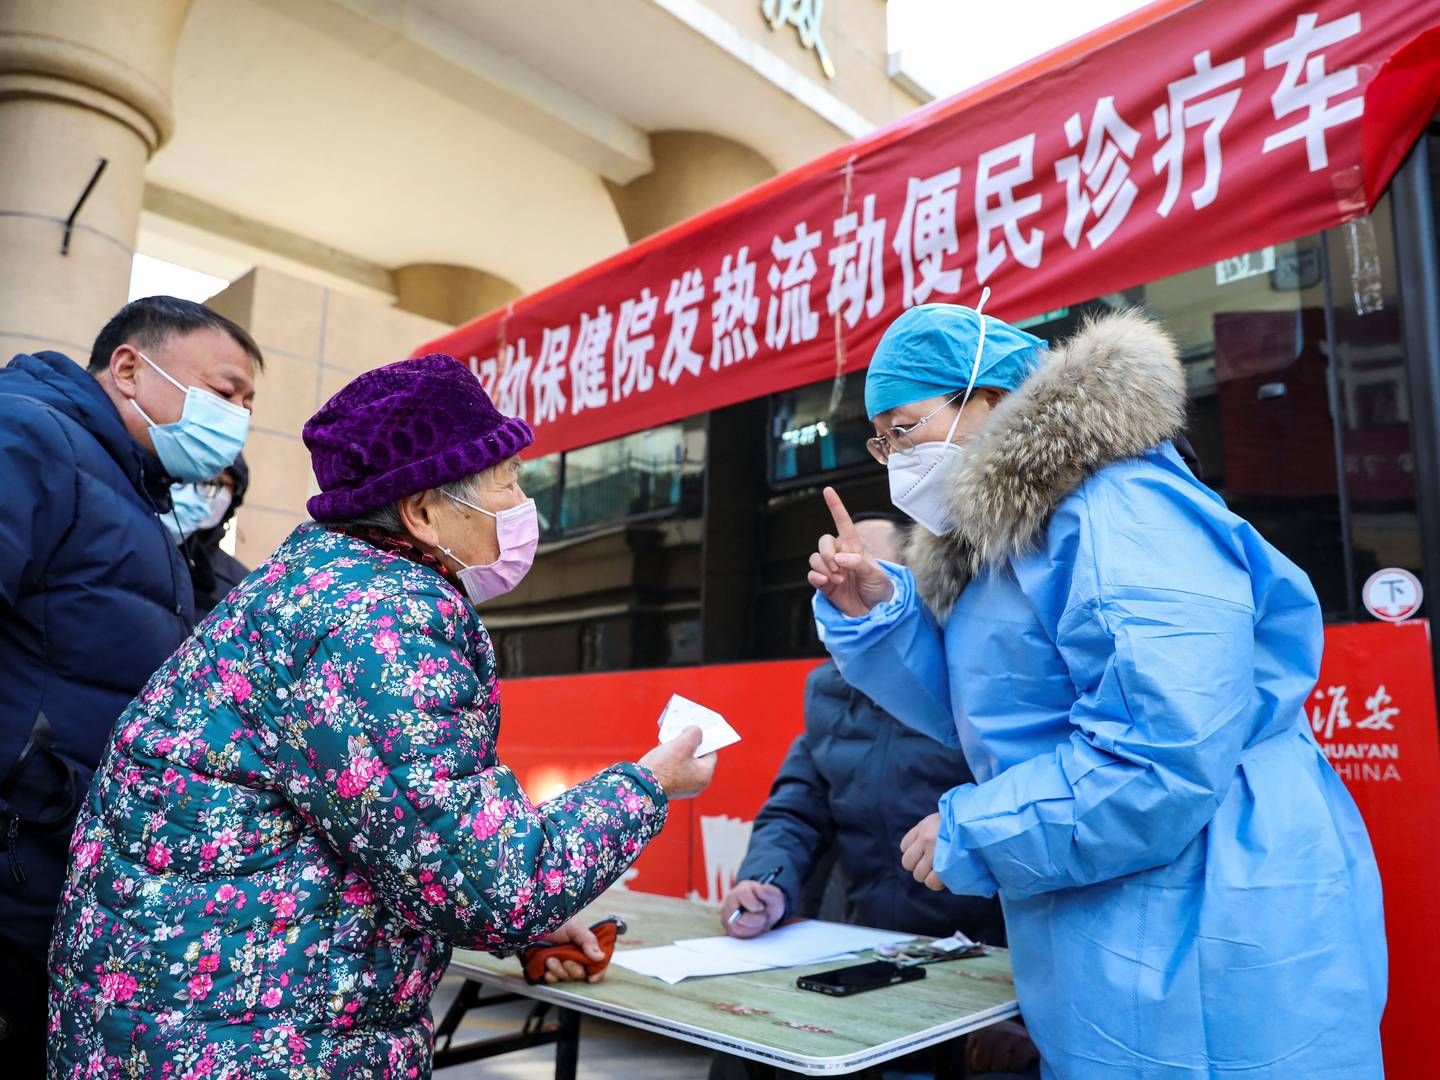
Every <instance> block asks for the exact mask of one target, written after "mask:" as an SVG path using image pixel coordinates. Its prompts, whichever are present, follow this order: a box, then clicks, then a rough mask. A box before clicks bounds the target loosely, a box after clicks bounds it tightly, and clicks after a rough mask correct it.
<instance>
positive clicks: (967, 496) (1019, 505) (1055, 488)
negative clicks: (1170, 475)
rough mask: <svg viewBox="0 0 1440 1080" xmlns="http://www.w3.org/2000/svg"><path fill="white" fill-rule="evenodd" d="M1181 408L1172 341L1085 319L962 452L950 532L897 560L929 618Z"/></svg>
mask: <svg viewBox="0 0 1440 1080" xmlns="http://www.w3.org/2000/svg"><path fill="white" fill-rule="evenodd" d="M1185 399H1186V395H1185V372H1184V369H1183V368H1182V367H1181V366H1180V357H1179V353H1178V351H1177V350H1176V347H1175V342H1174V341H1173V340H1172V339H1171V338H1170V335H1169V334H1167V333H1166V332H1165V331H1164V330H1163V329H1162V328H1161V327H1160V326H1159V325H1158V324H1157V323H1155V322H1153V321H1152V320H1150V319H1148V318H1146V317H1145V316H1144V315H1141V314H1140V313H1139V312H1137V311H1133V310H1132V311H1123V312H1119V313H1118V314H1114V315H1104V316H1101V317H1099V318H1095V319H1091V320H1090V321H1088V322H1087V323H1086V324H1085V325H1084V326H1083V327H1082V328H1081V329H1080V331H1079V332H1078V333H1077V334H1076V335H1075V336H1074V337H1072V338H1071V339H1070V340H1069V341H1067V342H1065V343H1064V344H1063V345H1062V346H1060V347H1059V348H1057V349H1055V350H1053V351H1051V352H1049V353H1047V354H1046V355H1045V358H1044V360H1043V361H1042V362H1041V365H1040V367H1039V368H1037V369H1036V371H1035V373H1034V374H1033V375H1031V376H1030V378H1029V379H1027V380H1026V381H1025V383H1024V384H1023V385H1022V386H1021V387H1020V388H1019V389H1018V390H1016V391H1015V392H1014V393H1012V394H1010V395H1009V396H1008V397H1006V398H1005V399H1004V400H1003V401H1002V402H1001V403H1000V404H999V405H998V406H997V407H996V409H995V414H994V415H993V416H992V417H991V418H990V421H989V423H987V424H986V425H985V427H984V429H983V430H982V431H981V432H980V434H979V435H978V436H977V437H976V438H975V440H974V441H973V442H971V443H970V444H969V446H968V447H967V449H966V451H965V454H964V457H963V459H962V461H961V464H960V466H959V468H958V469H957V470H956V472H955V478H954V483H953V485H952V487H951V491H950V511H951V519H952V521H953V522H954V527H953V529H952V530H951V532H950V533H949V534H948V535H946V536H940V537H937V536H934V535H932V534H931V533H929V532H927V531H926V530H925V529H922V528H916V529H914V530H913V531H912V535H911V540H910V544H909V549H908V551H907V560H908V563H909V565H910V567H911V569H912V571H913V572H914V574H915V581H916V584H917V585H918V587H919V589H920V595H921V596H922V597H924V599H925V602H926V603H927V604H928V605H929V606H930V608H931V610H932V611H934V612H935V613H936V615H938V616H939V617H941V618H944V617H945V616H946V615H947V614H948V613H949V611H950V608H951V606H952V605H953V604H954V603H955V600H956V598H957V597H959V595H960V591H961V590H962V589H963V588H964V587H965V584H966V582H967V581H969V580H970V578H971V577H972V576H974V575H975V574H976V573H978V572H979V571H980V570H981V569H982V568H984V567H986V566H994V565H997V564H999V563H1001V562H1003V561H1004V560H1006V559H1007V558H1010V557H1011V556H1013V555H1019V554H1022V553H1024V552H1025V551H1028V550H1030V549H1031V548H1033V547H1034V546H1035V544H1036V542H1037V541H1038V539H1039V537H1040V534H1041V532H1042V531H1043V530H1044V528H1045V525H1046V523H1047V522H1048V521H1049V519H1050V515H1051V513H1053V511H1054V510H1055V507H1056V506H1057V505H1058V504H1059V503H1060V500H1061V499H1063V498H1064V497H1065V496H1066V495H1068V494H1070V492H1072V491H1074V490H1075V489H1076V488H1077V487H1079V486H1080V484H1081V483H1082V482H1083V481H1084V480H1085V478H1086V477H1088V476H1090V475H1091V474H1092V473H1094V472H1096V471H1097V470H1098V469H1100V468H1102V467H1103V466H1105V465H1108V464H1110V463H1111V462H1114V461H1120V460H1122V459H1124V458H1129V457H1135V456H1136V455H1137V454H1141V453H1143V452H1144V451H1146V450H1149V449H1150V448H1151V447H1154V446H1157V445H1159V444H1160V443H1162V442H1164V441H1165V440H1167V439H1171V438H1174V437H1175V436H1176V435H1177V434H1178V433H1179V432H1180V430H1181V429H1182V428H1183V427H1184V424H1185Z"/></svg>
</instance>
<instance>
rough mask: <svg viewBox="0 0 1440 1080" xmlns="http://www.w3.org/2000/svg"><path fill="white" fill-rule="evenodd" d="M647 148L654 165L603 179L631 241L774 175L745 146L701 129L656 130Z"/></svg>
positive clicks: (772, 167) (766, 164)
mask: <svg viewBox="0 0 1440 1080" xmlns="http://www.w3.org/2000/svg"><path fill="white" fill-rule="evenodd" d="M650 154H651V156H652V157H653V158H654V159H655V168H654V169H653V170H651V171H650V172H648V173H646V174H645V175H644V176H642V177H640V178H638V179H636V180H632V181H630V183H628V184H624V185H620V184H612V183H610V182H609V181H608V180H607V181H606V182H605V186H606V187H607V188H608V189H609V190H610V198H611V200H612V201H613V202H614V203H615V209H616V211H617V212H618V213H619V214H620V220H621V221H623V222H624V223H625V234H626V236H628V237H629V239H630V242H631V243H632V244H633V243H635V241H637V240H639V239H641V238H642V237H646V236H649V235H650V234H651V233H657V232H659V231H660V230H661V229H663V228H665V227H666V226H669V225H674V224H675V223H676V222H677V221H684V220H685V219H686V218H688V217H692V216H694V215H695V214H698V213H700V212H701V211H702V210H708V209H709V208H710V207H712V206H715V205H716V204H717V203H721V202H724V201H725V200H726V199H729V198H731V197H732V196H735V195H738V194H740V192H742V191H746V190H748V189H750V188H752V187H755V186H756V185H757V184H759V183H762V182H763V181H765V180H768V179H770V177H772V176H774V175H775V166H773V165H771V164H770V162H768V161H766V160H765V159H764V158H763V157H761V156H760V155H759V154H757V153H756V152H755V151H754V150H751V149H750V148H749V147H748V146H742V145H740V144H739V143H737V142H733V141H731V140H730V139H726V138H722V137H721V136H719V135H711V134H709V133H707V132H703V131H658V132H656V133H655V134H654V135H651V136H650Z"/></svg>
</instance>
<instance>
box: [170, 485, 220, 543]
mask: <svg viewBox="0 0 1440 1080" xmlns="http://www.w3.org/2000/svg"><path fill="white" fill-rule="evenodd" d="M170 505H171V512H170V513H168V514H161V515H160V520H161V521H162V522H164V523H165V528H166V529H167V530H168V531H169V533H170V536H171V538H172V539H173V540H174V541H175V543H177V544H183V543H184V542H185V541H186V540H187V539H188V538H189V537H190V536H191V535H193V534H194V533H196V532H198V531H199V530H200V529H202V528H204V527H205V522H206V521H207V520H208V519H209V517H210V512H211V504H210V499H209V498H207V497H206V495H205V493H204V492H202V491H201V490H200V489H199V488H197V487H196V486H195V485H194V484H175V485H173V486H172V487H171V488H170Z"/></svg>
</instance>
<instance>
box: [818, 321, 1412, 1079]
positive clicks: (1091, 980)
mask: <svg viewBox="0 0 1440 1080" xmlns="http://www.w3.org/2000/svg"><path fill="white" fill-rule="evenodd" d="M865 397H866V407H867V411H868V412H869V414H870V416H871V418H872V420H873V421H874V424H875V430H876V436H875V438H874V439H873V440H872V449H873V450H874V452H875V456H876V457H877V458H879V459H880V460H881V461H883V462H885V463H886V466H887V468H888V470H889V474H890V491H891V497H892V499H893V500H894V502H895V504H896V505H897V506H898V507H899V508H900V509H901V510H904V511H905V512H906V513H907V514H909V515H910V516H911V517H913V518H914V519H915V520H916V521H917V522H918V523H919V524H920V525H921V526H923V529H922V530H916V532H917V534H918V536H917V539H916V540H915V542H914V544H913V547H912V550H911V551H910V553H909V559H908V564H909V566H910V567H911V569H909V570H907V569H903V568H900V567H897V566H892V565H889V564H882V563H878V562H877V561H876V560H875V559H874V558H873V557H872V556H871V555H870V554H869V553H867V552H866V551H865V550H864V545H863V544H861V543H860V542H859V540H858V537H857V536H856V533H855V529H854V526H853V525H852V524H851V523H850V519H849V517H848V515H847V514H846V513H845V509H844V506H843V505H842V504H841V503H840V500H839V498H838V497H837V496H836V494H835V492H834V491H831V490H828V489H827V491H826V498H827V500H828V501H829V503H830V507H831V511H832V513H833V514H834V517H835V522H836V525H837V533H838V535H836V536H825V537H822V538H821V540H820V542H819V545H818V550H817V551H816V552H815V554H814V556H813V557H812V559H811V569H810V582H811V584H813V585H814V586H816V588H817V589H818V590H819V595H818V596H817V598H816V603H815V608H816V614H817V617H818V619H819V623H820V627H821V630H822V633H823V636H824V638H825V642H826V644H827V645H828V646H829V649H830V651H831V653H832V654H834V656H835V658H836V660H837V662H838V663H839V666H840V670H841V672H842V673H843V674H844V676H845V678H846V679H848V680H849V681H850V682H851V683H853V684H854V685H855V686H856V687H857V688H858V689H860V690H861V691H863V692H864V693H865V694H867V695H868V696H870V697H871V698H873V699H874V700H875V701H876V702H877V703H878V704H880V705H881V706H883V707H884V708H885V709H887V710H888V711H890V712H891V713H893V714H894V715H895V716H897V717H899V718H900V719H901V720H902V721H905V722H907V723H909V724H911V725H912V726H914V727H916V728H918V729H920V730H922V731H925V732H927V733H929V734H931V735H932V736H934V737H935V738H936V739H939V740H942V741H943V742H945V743H947V744H949V745H952V746H954V745H959V746H963V748H964V750H965V755H966V758H967V759H968V761H969V763H970V766H971V768H972V770H973V771H974V773H975V777H976V779H977V780H978V781H979V783H978V784H957V786H956V787H955V788H953V789H952V790H950V791H949V792H947V793H946V794H945V795H944V796H943V797H942V798H941V800H940V804H939V807H938V810H937V813H935V814H932V815H930V816H929V817H927V818H926V819H925V820H924V821H922V822H920V823H918V824H917V825H916V827H915V828H914V829H912V830H911V832H910V833H909V835H908V836H906V838H905V840H904V841H903V842H902V848H903V856H902V864H903V866H904V868H905V869H906V870H910V871H912V872H913V873H914V875H915V877H916V878H917V879H918V880H921V881H924V882H925V883H926V884H927V885H929V886H930V887H931V888H934V889H940V888H948V889H950V890H951V891H952V892H956V893H965V894H970V895H978V896H988V895H991V894H993V893H995V892H996V891H998V892H999V894H1000V897H1001V900H1002V901H1003V904H1004V908H1005V922H1006V926H1007V928H1008V931H1009V941H1010V948H1011V950H1012V960H1013V963H1014V970H1015V989H1016V993H1017V995H1018V997H1019V1000H1020V1007H1021V1009H1022V1011H1023V1012H1024V1015H1025V1019H1026V1022H1027V1024H1028V1025H1029V1029H1030V1034H1031V1035H1032V1036H1033V1037H1034V1039H1035V1042H1036V1044H1037V1045H1038V1046H1039V1047H1040V1050H1041V1054H1042V1056H1043V1059H1044V1065H1043V1068H1044V1075H1045V1076H1047V1077H1058V1078H1064V1080H1072V1078H1074V1080H1090V1078H1092V1077H1106V1078H1110V1077H1147V1078H1150V1080H1162V1078H1175V1080H1180V1078H1191V1077H1211V1076H1221V1075H1224V1076H1241V1075H1243V1076H1245V1077H1246V1078H1247V1080H1296V1078H1299V1077H1306V1078H1314V1077H1342V1076H1343V1077H1346V1078H1358V1077H1377V1078H1378V1077H1379V1076H1380V1075H1381V1062H1380V1034H1379V1023H1380V1013H1381V1011H1382V1009H1383V1007H1384V1004H1385V944H1384V942H1385V928H1384V922H1383V919H1382V917H1381V910H1380V882H1379V878H1378V875H1377V872H1376V867H1375V860H1374V857H1373V855H1372V854H1371V850H1370V844H1369V841H1368V839H1367V837H1366V835H1365V827H1364V825H1363V824H1362V823H1361V821H1360V817H1359V814H1358V812H1357V811H1356V809H1355V804H1354V802H1352V801H1351V799H1350V796H1349V794H1348V793H1347V792H1346V791H1345V788H1344V786H1343V785H1342V784H1341V783H1340V780H1339V778H1338V777H1337V776H1336V775H1335V773H1334V772H1333V771H1332V770H1331V768H1330V766H1329V764H1328V763H1327V762H1326V761H1325V758H1324V756H1323V755H1322V754H1321V752H1320V749H1319V747H1318V746H1317V745H1316V743H1315V739H1314V736H1313V735H1312V734H1311V731H1310V726H1309V724H1308V722H1307V721H1306V718H1305V715H1304V711H1303V705H1304V703H1305V700H1306V697H1307V696H1308V695H1309V693H1310V690H1311V688H1312V687H1313V686H1314V684H1315V679H1316V675H1317V672H1318V670H1319V662H1320V647H1321V641H1322V637H1321V627H1320V610H1319V605H1318V604H1317V603H1316V600H1315V593H1314V591H1313V590H1312V589H1311V587H1310V583H1309V581H1308V580H1306V578H1305V575H1304V574H1303V573H1301V572H1300V571H1299V570H1298V569H1297V568H1296V567H1295V566H1294V565H1293V564H1292V563H1291V562H1289V561H1288V560H1287V559H1286V558H1285V557H1284V556H1282V555H1281V554H1280V553H1279V552H1278V551H1276V550H1275V549H1274V548H1273V547H1271V546H1270V545H1269V544H1267V543H1266V542H1265V541H1264V540H1263V539H1262V538H1261V537H1260V536H1259V534H1257V533H1256V531H1255V529H1254V528H1252V527H1251V526H1250V525H1249V524H1248V523H1247V522H1245V521H1243V520H1241V519H1240V518H1238V517H1236V516H1235V515H1234V514H1232V513H1230V511H1228V510H1227V509H1226V508H1225V504H1224V503H1223V502H1222V501H1221V500H1220V499H1219V498H1218V497H1217V496H1216V495H1215V494H1214V493H1213V492H1211V491H1210V490H1209V489H1208V488H1206V487H1205V486H1204V485H1203V484H1201V483H1200V482H1199V481H1198V480H1197V479H1196V478H1195V477H1194V475H1192V473H1191V472H1190V470H1189V469H1188V468H1187V467H1186V466H1185V464H1184V462H1183V461H1182V460H1181V458H1180V456H1179V455H1178V454H1177V453H1176V450H1175V446H1174V445H1173V442H1172V440H1173V439H1174V438H1175V437H1176V436H1177V435H1178V434H1179V432H1180V430H1181V427H1182V425H1183V423H1184V419H1185V375H1184V372H1183V371H1182V369H1181V366H1180V362H1179V359H1178V357H1177V355H1176V349H1175V345H1174V343H1173V342H1172V341H1171V340H1170V339H1169V338H1168V337H1167V336H1166V335H1165V333H1164V332H1163V331H1162V330H1160V328H1159V327H1157V326H1155V325H1154V324H1153V323H1151V322H1149V321H1148V320H1146V319H1144V318H1142V317H1140V316H1138V315H1135V314H1119V315H1112V316H1108V317H1106V318H1103V319H1100V320H1098V321H1096V322H1094V323H1092V324H1090V325H1089V326H1088V327H1086V328H1085V329H1084V330H1083V331H1082V332H1081V333H1080V334H1079V335H1078V336H1077V337H1076V338H1075V339H1073V340H1072V341H1070V342H1068V343H1067V344H1066V345H1065V346H1064V347H1063V348H1061V349H1059V350H1056V351H1054V352H1047V351H1046V350H1045V349H1044V348H1043V343H1042V342H1041V341H1039V340H1038V339H1037V338H1034V337H1031V336H1030V335H1029V334H1025V333H1023V332H1022V331H1019V330H1017V329H1015V328H1014V327H1011V326H1007V325H1006V324H1005V323H1003V322H1000V321H999V320H997V319H993V318H990V317H989V316H982V315H980V314H979V313H978V312H976V311H974V310H972V309H970V308H964V307H956V306H951V305H930V306H927V307H918V308H914V309H912V310H911V311H909V312H907V313H906V314H904V315H902V316H901V317H900V318H899V319H897V320H896V321H895V323H894V324H893V325H892V326H891V327H890V329H889V330H888V331H886V334H885V336H884V338H883V339H882V340H881V342H880V345H879V346H878V348H877V350H876V353H875V357H874V359H873V361H872V363H871V366H870V371H869V373H868V375H867V377H866V381H865Z"/></svg>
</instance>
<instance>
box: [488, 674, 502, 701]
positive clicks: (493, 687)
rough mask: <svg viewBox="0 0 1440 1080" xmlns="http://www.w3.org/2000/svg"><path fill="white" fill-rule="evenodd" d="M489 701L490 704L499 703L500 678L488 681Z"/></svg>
mask: <svg viewBox="0 0 1440 1080" xmlns="http://www.w3.org/2000/svg"><path fill="white" fill-rule="evenodd" d="M489 703H490V704H491V705H498V704H499V703H500V680H499V679H495V680H494V681H493V682H491V683H490V699H489Z"/></svg>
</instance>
